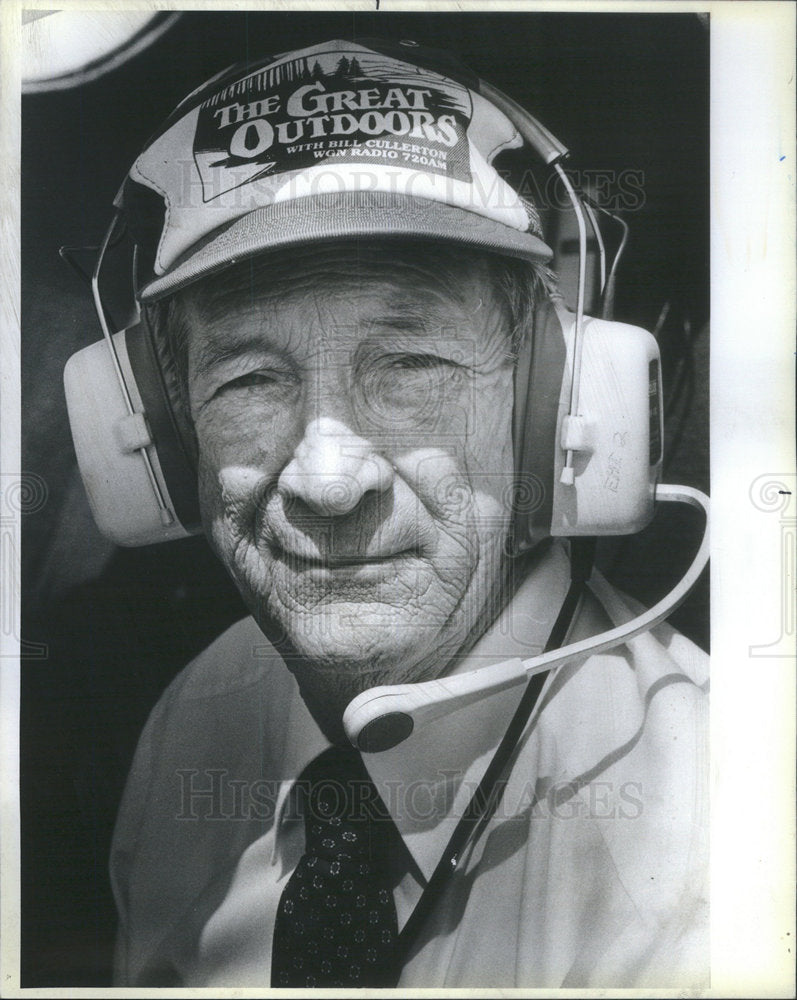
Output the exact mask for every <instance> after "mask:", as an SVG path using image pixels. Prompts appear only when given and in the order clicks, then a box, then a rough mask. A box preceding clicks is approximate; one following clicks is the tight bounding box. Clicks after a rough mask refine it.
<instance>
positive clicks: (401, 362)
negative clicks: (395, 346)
mask: <svg viewBox="0 0 797 1000" xmlns="http://www.w3.org/2000/svg"><path fill="white" fill-rule="evenodd" d="M390 363H391V366H392V367H393V368H396V369H398V370H399V371H410V372H430V373H432V372H436V373H442V372H444V371H454V370H456V369H457V368H459V365H457V364H456V363H455V362H453V361H449V360H448V359H447V358H441V357H438V356H437V355H436V354H400V355H396V356H395V357H393V358H391V359H390Z"/></svg>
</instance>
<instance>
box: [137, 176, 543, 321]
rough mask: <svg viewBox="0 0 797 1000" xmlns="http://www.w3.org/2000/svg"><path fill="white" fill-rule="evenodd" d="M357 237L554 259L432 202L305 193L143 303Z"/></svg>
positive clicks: (234, 235) (512, 233)
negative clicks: (265, 256) (273, 257)
mask: <svg viewBox="0 0 797 1000" xmlns="http://www.w3.org/2000/svg"><path fill="white" fill-rule="evenodd" d="M357 236H363V237H366V236H379V237H382V238H384V239H395V238H404V239H406V238H407V237H410V238H416V239H422V240H442V241H445V242H447V243H460V244H464V245H466V246H471V247H477V248H481V249H482V250H488V251H492V252H494V253H500V254H504V255H506V256H510V257H519V258H521V259H525V260H533V261H539V262H544V261H547V260H550V258H551V257H552V256H553V251H552V250H551V249H550V247H548V246H547V245H546V244H545V243H543V241H542V240H541V239H539V238H538V237H536V236H534V235H533V234H532V233H525V232H520V231H519V230H517V229H513V228H511V227H510V226H505V225H503V224H501V223H500V222H496V221H494V220H493V219H488V218H486V217H485V216H483V215H478V214H476V213H475V212H468V211H466V210H465V209H462V208H456V207H454V206H452V205H448V204H446V203H443V202H437V201H431V200H429V199H427V198H417V197H413V196H412V195H403V194H394V193H387V192H378V191H368V192H357V191H355V192H351V191H347V192H340V193H332V194H319V195H308V196H307V197H305V198H299V199H292V200H290V201H286V202H281V203H278V204H275V205H269V206H267V207H265V208H258V209H255V210H254V211H253V212H250V213H249V214H248V215H245V216H243V217H242V218H240V219H236V220H235V221H234V222H233V223H231V224H230V225H229V226H227V227H226V228H224V229H223V230H221V231H216V232H215V233H213V234H211V235H210V236H209V237H208V239H207V240H206V241H205V243H204V244H203V245H201V246H200V247H199V248H198V249H197V248H196V247H192V249H191V252H190V254H187V255H186V256H184V257H183V258H182V259H181V260H178V262H177V263H176V264H175V265H174V267H172V268H171V269H170V270H169V272H168V273H167V274H165V275H163V276H162V277H158V278H156V279H155V280H154V281H151V282H149V283H148V284H147V285H146V286H145V287H144V289H143V290H142V292H141V293H140V299H141V301H142V302H145V303H148V302H155V301H156V300H158V299H161V298H163V297H164V296H166V295H170V294H171V293H172V292H175V291H177V290H178V289H180V288H184V287H185V286H186V285H189V284H191V283H192V282H194V281H197V280H199V279H200V278H203V277H205V276H207V275H210V274H213V273H215V272H217V271H220V270H222V269H223V268H225V267H229V266H231V265H232V264H235V263H237V262H238V261H241V260H244V259H246V258H248V257H252V256H254V255H255V254H258V253H262V252H264V251H266V250H273V249H276V248H279V247H286V246H301V245H302V244H308V243H318V242H321V241H328V240H336V239H343V238H346V237H357Z"/></svg>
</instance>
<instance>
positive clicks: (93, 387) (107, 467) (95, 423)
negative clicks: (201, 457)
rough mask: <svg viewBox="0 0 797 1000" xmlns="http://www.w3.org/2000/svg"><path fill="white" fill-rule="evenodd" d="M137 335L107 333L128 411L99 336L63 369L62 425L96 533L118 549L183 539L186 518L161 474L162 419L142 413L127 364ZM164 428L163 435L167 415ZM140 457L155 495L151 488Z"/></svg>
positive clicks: (136, 386)
mask: <svg viewBox="0 0 797 1000" xmlns="http://www.w3.org/2000/svg"><path fill="white" fill-rule="evenodd" d="M141 338H142V331H141V330H140V329H139V328H136V329H135V331H133V330H131V331H121V332H120V333H117V334H114V337H113V340H114V345H115V353H116V359H117V360H118V364H119V368H120V370H121V372H122V375H123V376H124V381H125V384H126V387H127V392H128V393H129V397H130V401H131V403H132V407H133V413H132V414H131V413H130V412H129V410H128V406H127V402H126V400H125V396H124V395H123V393H122V389H121V386H120V383H119V379H118V378H117V372H116V369H115V364H114V360H113V358H112V355H111V351H110V349H109V346H108V343H107V342H106V341H104V340H100V341H98V342H97V343H95V344H91V345H89V346H88V347H85V348H83V350H82V351H78V353H77V354H74V355H73V356H72V357H71V358H70V359H69V361H68V362H67V365H66V368H65V370H64V391H65V394H66V402H67V410H68V414H69V423H70V427H71V430H72V439H73V441H74V444H75V454H76V456H77V460H78V466H79V468H80V473H81V476H82V478H83V483H84V485H85V488H86V495H87V497H88V501H89V506H90V507H91V511H92V514H93V515H94V520H95V522H96V524H97V527H98V528H99V530H100V531H101V532H102V534H103V535H105V536H106V538H109V539H110V540H111V541H112V542H114V543H115V544H117V545H124V546H134V545H151V544H153V543H155V542H165V541H171V540H172V539H177V538H185V537H187V535H189V534H190V532H189V531H188V530H187V525H188V524H190V523H191V521H190V517H189V514H187V513H186V512H185V511H186V510H187V509H188V507H187V506H186V504H184V503H181V504H180V505H178V504H177V503H175V500H174V498H173V496H172V489H171V488H170V485H169V480H171V481H172V483H174V480H175V476H174V473H173V471H171V470H170V471H169V476H168V479H167V475H166V469H168V466H169V451H170V449H169V447H168V445H165V444H164V435H163V433H162V431H161V428H160V426H159V425H160V424H161V423H162V416H159V415H158V414H157V412H155V410H154V409H153V408H152V407H151V408H150V411H149V412H147V413H146V415H145V409H144V403H143V399H142V394H141V392H140V389H139V384H138V379H137V377H136V376H135V375H134V372H133V371H132V368H131V364H130V358H129V354H128V343H129V344H131V345H133V352H134V353H135V351H136V347H139V348H140V342H141ZM139 374H140V366H139ZM150 421H151V422H150ZM166 426H167V433H168V428H169V425H168V420H167V422H166ZM172 434H173V431H172ZM156 437H157V439H158V440H157V441H156ZM175 444H176V439H175ZM144 454H146V456H147V460H148V462H149V466H150V468H151V470H152V474H153V476H154V478H155V482H156V483H157V486H158V490H159V491H160V496H159V495H158V494H157V493H156V491H155V489H154V487H153V483H152V480H151V479H150V475H149V471H148V468H147V464H146V462H145V460H144V457H143V456H144ZM162 455H163V460H162V459H161V456H162ZM194 493H195V491H194ZM195 506H196V504H195ZM181 515H182V516H183V517H185V518H186V521H185V522H182V520H181Z"/></svg>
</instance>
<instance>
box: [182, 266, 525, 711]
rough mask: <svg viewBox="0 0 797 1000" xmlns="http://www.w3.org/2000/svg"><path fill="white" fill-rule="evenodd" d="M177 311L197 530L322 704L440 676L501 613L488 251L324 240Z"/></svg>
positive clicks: (505, 452)
mask: <svg viewBox="0 0 797 1000" xmlns="http://www.w3.org/2000/svg"><path fill="white" fill-rule="evenodd" d="M239 277H240V275H239ZM184 307H185V309H186V319H187V324H188V329H189V342H188V359H189V364H188V368H189V376H188V380H189V395H190V403H191V411H192V416H193V420H194V423H195V426H196V434H197V439H198V443H199V490H200V502H201V509H202V516H203V521H204V524H205V529H206V531H207V533H208V537H209V538H210V541H211V544H212V546H213V547H214V549H215V550H216V552H217V554H218V555H219V557H220V558H221V560H222V562H223V563H224V564H225V566H226V567H227V569H228V571H229V572H230V573H231V574H232V576H233V578H234V579H235V581H236V583H237V585H238V587H239V589H240V590H241V592H242V594H243V596H244V599H245V600H246V602H247V604H248V606H249V607H250V609H251V611H252V613H253V614H254V616H255V619H256V620H257V621H258V622H259V623H260V624H261V626H262V627H263V628H264V631H266V632H267V634H269V635H270V636H275V635H277V636H279V634H280V633H281V634H282V637H283V639H286V640H287V643H288V648H289V649H290V650H291V652H292V653H295V654H298V655H292V656H291V657H289V659H288V662H289V664H290V666H291V669H292V670H293V671H294V673H295V674H296V676H297V679H298V681H299V684H300V687H301V690H302V693H303V695H304V697H305V699H306V700H307V702H308V704H309V706H310V708H311V710H312V711H313V712H314V714H315V715H316V717H317V718H319V719H320V721H322V724H325V728H329V725H333V726H334V724H335V723H334V720H336V719H337V720H339V719H340V715H341V714H342V712H343V710H344V709H345V707H346V705H347V704H348V702H349V701H350V700H351V699H352V698H353V697H354V696H355V695H357V694H358V693H360V692H361V691H363V690H366V689H367V688H370V687H373V686H375V685H378V684H388V683H392V684H397V683H404V682H411V681H417V680H425V679H428V678H430V677H434V676H437V675H439V674H440V673H441V672H442V671H443V670H445V668H446V665H447V663H448V662H449V661H450V659H451V657H452V655H453V654H454V653H455V652H456V651H457V649H459V648H461V647H462V646H463V645H464V644H465V643H466V642H467V639H468V635H469V634H470V633H471V632H472V630H474V629H476V628H479V627H480V624H479V623H480V622H481V621H483V618H484V616H485V614H488V615H489V611H488V610H487V608H488V604H487V602H488V599H492V600H494V598H495V592H496V588H497V586H498V584H499V580H500V575H501V571H502V559H501V552H502V545H503V540H504V538H505V535H506V532H507V528H508V524H509V515H510V505H511V484H512V469H513V464H512V441H511V414H512V371H513V364H512V358H511V352H510V335H509V322H508V317H507V316H506V311H505V309H504V308H502V307H501V306H500V305H499V301H498V299H497V297H496V293H495V290H494V288H493V286H492V282H491V279H490V277H489V271H488V269H487V267H486V265H485V264H484V263H483V262H481V261H480V260H478V259H475V258H473V257H471V256H466V257H463V260H462V261H461V263H460V264H459V265H457V266H453V267H452V266H451V263H450V261H449V264H448V265H437V264H436V262H435V253H434V251H433V250H431V251H429V250H426V251H423V250H418V251H417V252H414V253H413V255H409V254H407V253H399V252H392V251H391V250H390V249H389V248H388V247H383V248H370V249H369V252H368V253H367V254H363V255H362V256H360V255H359V254H358V253H357V252H356V251H355V250H352V249H351V248H346V247H338V248H335V247H328V248H326V249H318V248H317V249H316V250H314V251H304V252H302V253H300V254H298V255H297V256H296V258H295V260H294V261H293V263H292V266H291V269H290V272H289V273H288V274H283V275H282V277H280V276H279V275H277V276H274V277H272V279H271V280H266V281H264V280H262V277H261V278H260V279H256V280H254V281H251V282H248V281H240V280H239V282H238V284H237V286H235V285H233V286H228V287H227V289H226V290H224V291H222V290H221V286H220V284H219V282H218V281H216V282H215V286H212V285H211V286H207V285H206V286H205V287H204V288H202V287H199V288H198V289H197V290H193V291H192V290H191V289H189V290H187V292H186V293H185V300H184ZM329 719H332V720H333V722H332V723H329Z"/></svg>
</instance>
